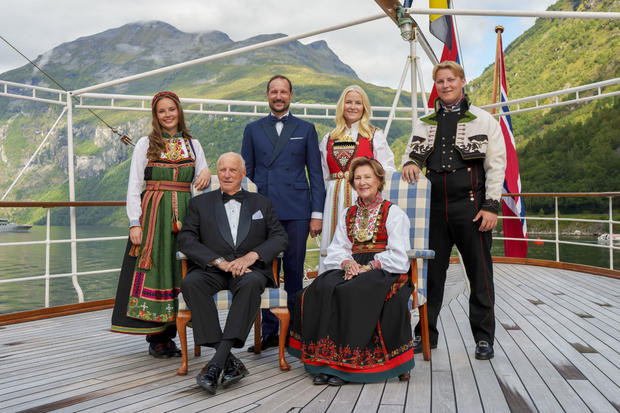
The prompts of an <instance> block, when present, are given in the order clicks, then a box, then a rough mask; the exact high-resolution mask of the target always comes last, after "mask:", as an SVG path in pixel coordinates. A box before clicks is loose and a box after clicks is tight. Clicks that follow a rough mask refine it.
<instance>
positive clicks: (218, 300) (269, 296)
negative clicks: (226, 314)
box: [213, 288, 288, 310]
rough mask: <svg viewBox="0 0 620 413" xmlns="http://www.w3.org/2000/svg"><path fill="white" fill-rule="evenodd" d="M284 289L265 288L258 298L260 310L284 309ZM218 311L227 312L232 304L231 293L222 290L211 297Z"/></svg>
mask: <svg viewBox="0 0 620 413" xmlns="http://www.w3.org/2000/svg"><path fill="white" fill-rule="evenodd" d="M287 297H288V296H287V294H286V290H284V288H265V291H264V292H263V294H262V295H261V296H260V308H273V307H286V299H287ZM213 299H214V300H215V306H216V307H217V309H218V310H228V309H229V308H230V305H231V304H232V293H231V292H230V291H228V290H222V291H220V292H218V293H217V294H215V295H214V296H213Z"/></svg>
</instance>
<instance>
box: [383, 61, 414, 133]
mask: <svg viewBox="0 0 620 413" xmlns="http://www.w3.org/2000/svg"><path fill="white" fill-rule="evenodd" d="M410 64H411V60H409V56H407V59H406V60H405V67H404V68H403V74H402V75H401V76H400V83H399V84H398V89H396V95H394V101H393V102H392V108H391V109H390V114H389V115H388V120H387V123H386V124H385V139H387V137H388V134H389V133H390V126H392V120H393V119H394V116H396V106H398V101H399V99H400V93H401V92H402V91H403V85H404V84H405V79H406V77H407V72H409V65H410Z"/></svg>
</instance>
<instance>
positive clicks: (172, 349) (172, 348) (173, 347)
mask: <svg viewBox="0 0 620 413" xmlns="http://www.w3.org/2000/svg"><path fill="white" fill-rule="evenodd" d="M166 347H167V348H168V354H169V355H170V357H181V356H182V355H183V353H182V352H181V349H180V348H178V347H177V344H176V343H175V342H174V341H172V340H170V341H169V342H168V343H166Z"/></svg>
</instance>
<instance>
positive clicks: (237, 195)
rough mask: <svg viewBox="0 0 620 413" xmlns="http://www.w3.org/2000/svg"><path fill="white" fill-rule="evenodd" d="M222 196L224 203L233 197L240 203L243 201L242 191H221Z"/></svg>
mask: <svg viewBox="0 0 620 413" xmlns="http://www.w3.org/2000/svg"><path fill="white" fill-rule="evenodd" d="M222 198H223V199H224V203H226V202H228V201H230V200H231V199H234V200H235V201H237V202H239V203H242V202H243V191H237V192H236V193H235V194H233V195H228V194H227V193H226V192H223V193H222Z"/></svg>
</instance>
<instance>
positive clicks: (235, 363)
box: [222, 353, 250, 388]
mask: <svg viewBox="0 0 620 413" xmlns="http://www.w3.org/2000/svg"><path fill="white" fill-rule="evenodd" d="M248 374H250V372H249V371H248V369H247V368H246V367H245V366H244V365H243V363H242V362H241V360H239V359H238V358H237V357H235V356H233V355H232V353H231V354H229V355H228V358H227V359H226V366H224V374H223V375H222V387H224V388H227V387H228V386H230V385H232V384H235V383H237V382H238V381H239V380H241V379H242V378H244V377H245V376H247V375H248Z"/></svg>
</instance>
